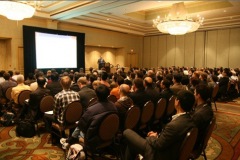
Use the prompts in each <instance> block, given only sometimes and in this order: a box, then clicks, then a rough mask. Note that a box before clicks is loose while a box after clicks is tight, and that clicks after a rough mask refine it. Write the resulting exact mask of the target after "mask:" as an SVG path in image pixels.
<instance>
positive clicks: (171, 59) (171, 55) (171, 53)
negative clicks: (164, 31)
mask: <svg viewBox="0 0 240 160" xmlns="http://www.w3.org/2000/svg"><path fill="white" fill-rule="evenodd" d="M175 38H176V37H175V36H172V35H168V36H167V63H166V66H167V67H170V66H174V65H175V53H176V48H175Z"/></svg>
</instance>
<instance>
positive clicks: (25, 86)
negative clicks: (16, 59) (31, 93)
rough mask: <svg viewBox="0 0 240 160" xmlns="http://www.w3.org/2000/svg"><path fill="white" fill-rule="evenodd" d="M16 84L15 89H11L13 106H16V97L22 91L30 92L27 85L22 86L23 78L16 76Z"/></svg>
mask: <svg viewBox="0 0 240 160" xmlns="http://www.w3.org/2000/svg"><path fill="white" fill-rule="evenodd" d="M17 83H18V85H17V86H16V87H13V89H12V93H11V97H12V99H13V100H14V103H15V104H18V95H19V94H20V93H21V91H23V90H30V87H29V86H28V85H24V77H23V75H18V76H17Z"/></svg>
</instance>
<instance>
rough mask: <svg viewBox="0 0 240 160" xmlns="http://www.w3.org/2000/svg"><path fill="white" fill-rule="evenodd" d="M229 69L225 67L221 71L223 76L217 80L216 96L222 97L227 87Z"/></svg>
mask: <svg viewBox="0 0 240 160" xmlns="http://www.w3.org/2000/svg"><path fill="white" fill-rule="evenodd" d="M228 74H229V70H228V69H227V68H225V69H224V70H223V72H222V75H223V77H222V78H221V79H220V80H219V83H218V85H219V90H218V93H217V96H216V98H222V97H223V96H224V95H225V93H226V92H227V87H228V83H229V77H228Z"/></svg>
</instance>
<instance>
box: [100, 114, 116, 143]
mask: <svg viewBox="0 0 240 160" xmlns="http://www.w3.org/2000/svg"><path fill="white" fill-rule="evenodd" d="M118 128H119V117H118V115H117V114H115V113H112V114H109V115H107V116H106V117H105V118H104V119H103V121H102V122H101V124H100V127H99V132H98V133H99V137H100V139H101V140H102V141H108V140H111V139H112V138H113V137H114V136H115V134H116V133H117V131H118Z"/></svg>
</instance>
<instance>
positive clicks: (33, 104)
mask: <svg viewBox="0 0 240 160" xmlns="http://www.w3.org/2000/svg"><path fill="white" fill-rule="evenodd" d="M45 95H51V91H50V90H49V89H47V88H43V87H38V88H37V89H36V90H35V91H33V92H31V93H30V98H29V103H28V104H29V109H31V110H32V111H34V112H35V114H34V117H35V116H36V117H35V118H40V117H42V116H43V113H41V112H40V108H39V107H40V106H39V105H40V102H41V100H42V98H43V97H44V96H45Z"/></svg>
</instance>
